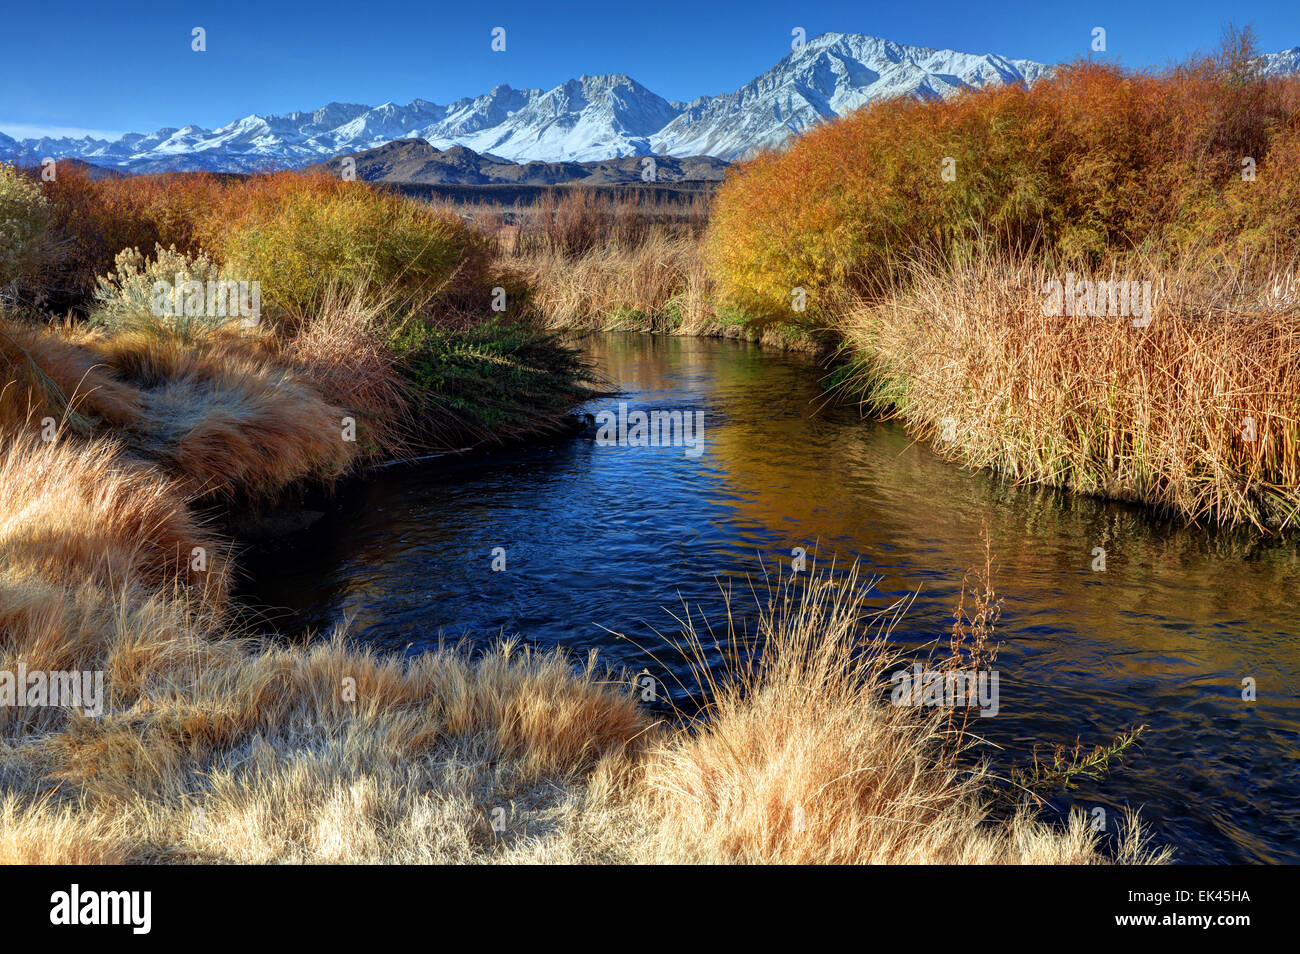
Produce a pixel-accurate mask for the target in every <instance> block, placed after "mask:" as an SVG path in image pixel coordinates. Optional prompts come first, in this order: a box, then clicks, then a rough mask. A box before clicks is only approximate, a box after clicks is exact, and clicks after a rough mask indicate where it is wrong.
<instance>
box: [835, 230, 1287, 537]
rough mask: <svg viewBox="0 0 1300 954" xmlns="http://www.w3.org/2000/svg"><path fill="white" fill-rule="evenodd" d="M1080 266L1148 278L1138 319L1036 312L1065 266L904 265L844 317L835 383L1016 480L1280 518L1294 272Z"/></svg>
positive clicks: (991, 259)
mask: <svg viewBox="0 0 1300 954" xmlns="http://www.w3.org/2000/svg"><path fill="white" fill-rule="evenodd" d="M1282 267H1283V268H1285V267H1286V266H1285V264H1284V265H1283V266H1282ZM1081 274H1082V272H1081ZM1095 277H1097V278H1104V279H1109V278H1116V279H1130V280H1134V279H1137V280H1146V281H1150V282H1151V284H1152V300H1153V309H1152V314H1151V320H1150V323H1149V324H1148V325H1145V326H1140V327H1135V326H1134V321H1133V319H1132V318H1129V317H1121V316H1114V317H1109V316H1098V317H1091V316H1087V315H1074V316H1070V315H1060V316H1048V315H1045V314H1044V308H1043V302H1044V297H1045V296H1044V294H1043V289H1044V287H1045V283H1046V281H1047V280H1048V279H1052V278H1055V279H1058V280H1060V281H1064V280H1065V278H1066V270H1065V269H1064V268H1059V269H1057V268H1049V267H1048V266H1045V265H1042V264H1030V263H1029V262H1027V261H1026V260H1024V259H1019V258H1015V257H1011V256H1007V255H999V254H997V253H992V252H989V251H987V250H985V251H983V252H981V253H980V254H978V255H975V256H973V257H972V258H970V259H968V260H965V261H960V262H956V263H949V264H944V263H937V262H936V263H931V264H929V265H927V266H926V267H923V268H918V269H916V270H915V271H914V274H913V279H912V284H911V285H910V287H909V288H907V289H906V290H904V291H900V292H898V293H896V294H895V295H894V296H893V297H891V298H889V299H887V300H885V301H883V302H880V303H876V304H863V305H860V306H859V307H858V308H856V309H855V310H853V311H851V312H850V313H848V314H847V315H846V316H844V318H843V319H842V327H843V329H844V334H845V337H846V338H847V340H848V341H849V343H850V345H851V346H852V347H853V348H854V350H855V354H856V358H857V361H858V362H859V374H858V375H857V376H856V377H855V378H853V379H851V380H850V381H849V382H848V387H849V388H850V392H851V393H852V394H853V395H854V396H857V397H860V398H861V399H862V400H864V401H867V402H869V403H870V404H872V405H874V406H875V407H877V408H879V409H883V410H888V411H890V412H891V413H894V414H896V415H897V416H898V417H899V418H900V419H901V420H903V421H904V422H905V423H906V424H907V425H908V427H909V428H910V429H912V430H913V431H914V432H915V433H917V434H918V436H920V437H921V438H922V439H925V440H929V441H932V442H933V443H934V444H935V446H936V447H937V448H938V449H939V450H940V451H941V452H943V453H948V454H950V455H951V456H953V457H955V458H959V459H961V460H964V461H966V462H968V463H970V464H972V465H974V466H979V467H991V468H994V469H996V470H998V471H999V472H1001V473H1003V474H1006V475H1007V476H1009V477H1010V478H1012V479H1014V480H1019V481H1025V482H1028V483H1042V484H1049V485H1055V486H1062V487H1067V488H1070V489H1072V490H1076V491H1080V492H1083V493H1094V494H1101V495H1105V496H1108V497H1115V498H1121V499H1129V500H1136V501H1141V502H1145V503H1148V504H1153V505H1155V506H1158V507H1160V508H1163V509H1165V510H1169V511H1173V512H1176V513H1178V514H1181V515H1183V516H1185V517H1187V518H1190V519H1193V520H1207V521H1222V522H1225V523H1239V522H1249V523H1252V524H1255V525H1256V526H1260V527H1263V526H1280V527H1285V526H1290V525H1293V524H1294V523H1295V522H1296V520H1297V518H1298V517H1300V417H1298V415H1297V402H1298V401H1300V295H1297V292H1296V287H1297V286H1296V282H1295V277H1294V273H1293V272H1287V271H1282V272H1277V273H1274V275H1273V276H1272V277H1271V278H1268V279H1265V280H1264V281H1262V282H1258V283H1243V282H1230V281H1226V280H1224V278H1223V277H1222V276H1221V275H1218V274H1215V273H1213V272H1212V271H1210V269H1209V267H1208V266H1205V265H1201V266H1196V267H1189V268H1185V269H1178V268H1171V267H1167V266H1166V267H1162V266H1160V265H1159V264H1157V263H1155V262H1152V261H1150V260H1145V259H1143V258H1141V257H1139V256H1132V257H1130V258H1128V259H1126V260H1123V261H1120V262H1117V263H1116V265H1115V266H1114V267H1113V268H1111V269H1110V270H1108V271H1106V272H1104V273H1102V274H1099V275H1095Z"/></svg>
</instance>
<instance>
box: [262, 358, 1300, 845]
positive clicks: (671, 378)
mask: <svg viewBox="0 0 1300 954" xmlns="http://www.w3.org/2000/svg"><path fill="white" fill-rule="evenodd" d="M588 346H589V348H590V350H591V352H592V354H593V356H594V357H595V359H596V360H597V361H598V363H599V365H600V367H601V369H602V371H603V372H604V373H605V374H606V375H607V376H608V377H609V378H610V379H611V380H613V381H614V382H616V384H617V385H618V386H619V387H621V388H623V389H624V393H623V394H621V395H619V396H617V397H613V398H609V399H603V400H601V401H597V402H594V403H593V405H592V406H591V407H590V408H589V409H590V410H593V411H595V410H598V409H601V408H605V407H616V406H617V403H618V402H619V401H627V402H628V404H629V406H630V407H632V408H643V409H647V410H650V409H657V410H682V411H688V410H689V411H696V410H702V411H703V412H704V421H705V451H704V453H703V454H702V455H700V456H689V455H687V454H686V453H684V452H683V450H682V448H672V447H607V446H599V445H597V444H596V443H595V442H593V441H590V440H582V439H577V440H573V441H570V442H563V443H559V444H554V445H547V446H541V447H530V448H524V449H519V450H513V451H503V452H495V453H492V454H489V455H484V456H481V457H477V458H475V459H473V460H462V461H457V462H454V463H452V464H447V463H446V462H436V463H434V464H432V465H429V466H427V467H422V468H417V469H407V470H401V471H398V470H391V471H382V472H379V474H378V475H376V476H375V477H374V478H373V479H371V480H369V481H367V482H366V483H364V484H361V485H359V486H357V487H355V488H353V489H351V490H349V491H348V492H347V493H345V494H343V495H342V496H341V497H340V499H338V500H337V501H335V504H334V505H333V509H332V511H331V512H330V513H329V514H328V515H327V517H326V518H325V519H324V520H323V521H321V523H320V524H318V526H317V527H316V528H314V529H313V530H312V531H310V532H309V533H307V534H305V535H304V536H303V537H302V538H301V539H299V540H298V541H296V542H295V543H294V544H293V545H292V546H291V547H290V548H288V549H286V548H283V547H281V548H279V549H277V550H275V551H274V552H269V551H261V552H257V551H255V552H253V553H250V554H249V555H248V560H247V564H248V566H249V570H250V574H251V575H252V577H253V580H252V582H251V583H250V585H249V587H248V592H247V593H246V596H247V598H248V599H249V600H250V601H251V602H253V603H255V604H258V605H261V606H268V607H284V608H287V609H289V610H292V611H294V613H295V615H293V616H291V617H286V618H285V619H284V620H283V621H282V623H281V625H282V627H283V628H286V629H287V628H290V627H291V625H296V626H302V625H308V626H312V627H316V628H323V627H326V626H328V625H329V624H331V623H333V622H336V621H338V620H341V619H342V618H343V617H344V616H345V615H347V616H351V617H352V618H353V624H352V632H353V633H354V634H355V635H356V636H357V637H358V638H359V639H361V640H363V641H366V642H368V643H370V644H373V645H376V646H381V647H386V648H393V649H398V650H404V649H405V650H408V651H418V650H419V649H420V648H422V647H426V646H428V645H430V644H432V643H435V642H436V641H437V640H438V639H439V637H446V638H448V639H455V638H458V637H462V636H468V637H472V638H475V639H486V638H491V637H493V636H495V635H497V634H499V633H507V634H519V635H521V636H523V637H524V638H526V639H529V640H531V641H534V642H537V643H539V644H543V645H553V644H562V645H565V646H569V647H571V648H573V649H576V650H585V649H587V648H590V647H597V648H599V649H600V650H601V653H602V656H603V657H604V658H605V659H606V660H608V661H610V662H612V663H614V664H616V665H629V666H633V667H635V668H638V669H639V668H641V667H642V666H648V667H649V668H651V670H652V671H654V670H655V669H656V666H655V664H654V662H653V661H651V660H650V659H648V658H647V657H646V656H645V655H643V653H642V652H641V650H639V649H638V648H637V647H636V646H635V645H633V644H632V643H630V642H628V641H625V640H620V639H616V638H614V637H612V636H611V635H610V631H613V632H618V633H625V634H628V635H629V636H631V637H633V638H634V639H635V640H636V641H637V642H639V643H641V644H642V645H644V646H646V647H647V648H654V649H658V648H660V646H661V644H660V643H659V641H658V638H657V637H656V636H655V635H654V633H655V631H661V632H663V631H668V630H669V628H670V627H671V626H672V624H673V621H672V618H671V616H670V615H669V611H671V610H676V611H677V612H680V611H681V607H682V601H683V600H685V601H686V602H687V603H689V604H690V605H691V606H692V608H694V607H696V606H698V607H699V608H700V610H702V611H704V612H706V613H718V612H720V609H721V606H722V599H721V595H720V591H719V585H718V581H719V579H720V578H722V579H732V580H737V581H743V580H744V579H745V578H746V577H747V576H748V575H750V574H754V573H756V572H760V560H762V561H765V562H766V563H767V565H768V566H769V568H774V567H775V565H776V563H777V562H778V561H786V562H787V564H788V561H789V558H790V552H791V549H792V548H793V547H796V546H802V547H806V548H808V549H809V551H810V552H811V551H813V550H814V549H815V550H816V553H817V554H818V555H819V560H820V562H821V563H822V564H823V565H825V564H826V563H827V562H828V561H829V559H830V558H831V557H834V558H835V559H836V560H837V561H839V562H840V563H843V562H844V561H851V560H853V559H860V560H861V561H862V562H863V564H864V569H865V571H866V572H869V573H871V574H875V575H879V576H880V577H881V582H880V584H879V593H878V596H879V600H880V602H881V603H882V605H883V604H885V603H888V602H890V601H892V600H894V599H896V598H898V597H900V596H903V595H905V594H907V593H909V592H913V591H919V596H918V597H917V599H916V601H915V603H914V604H913V606H912V609H911V611H910V613H909V614H908V617H907V619H906V621H905V626H904V627H903V629H902V630H901V631H900V632H899V633H898V637H899V638H900V639H902V640H906V641H908V642H909V643H911V644H915V645H917V646H920V645H921V644H923V643H926V642H928V641H930V640H933V639H935V638H936V637H938V636H944V635H945V634H946V632H947V629H948V627H949V625H950V622H951V612H952V608H953V605H954V598H955V595H956V592H957V589H958V587H959V585H960V581H961V578H962V574H963V572H964V570H965V569H966V568H967V567H969V566H973V565H975V564H976V563H977V562H979V560H980V559H981V557H982V544H981V541H980V531H981V527H982V526H983V525H984V524H985V523H987V525H988V527H989V531H990V535H991V538H992V543H993V548H994V552H995V554H996V557H997V561H998V574H997V581H998V584H999V589H1000V590H1001V592H1002V593H1003V594H1004V595H1005V596H1006V599H1007V603H1006V607H1005V610H1004V615H1003V624H1002V627H1001V635H1002V644H1001V651H1000V654H999V657H998V668H999V670H1000V672H1001V686H1000V688H1001V711H1000V713H999V714H998V716H997V717H996V718H994V719H985V720H981V721H980V725H979V729H980V731H981V733H982V734H984V735H985V736H986V737H987V738H988V739H989V740H990V742H991V743H993V744H994V745H996V746H1000V747H1001V748H1000V749H990V754H991V758H992V759H993V760H994V764H995V766H999V765H1001V766H1003V767H1005V766H1006V765H1007V764H1009V763H1010V762H1012V761H1017V762H1022V761H1024V760H1025V759H1026V758H1027V757H1028V752H1029V749H1030V747H1031V745H1032V743H1033V741H1035V740H1039V741H1052V742H1055V741H1064V742H1073V741H1074V740H1075V739H1076V738H1081V739H1082V740H1083V741H1084V742H1085V743H1088V744H1091V743H1094V742H1104V741H1107V740H1109V739H1110V737H1111V736H1112V735H1113V734H1114V732H1115V731H1117V730H1119V729H1121V728H1127V727H1129V726H1132V725H1138V724H1143V723H1146V724H1148V725H1149V726H1150V728H1149V729H1148V731H1147V733H1146V735H1145V737H1144V743H1143V751H1142V752H1141V753H1140V754H1138V755H1137V756H1136V757H1135V758H1133V759H1131V760H1130V761H1129V762H1128V763H1127V764H1126V765H1124V766H1123V767H1122V768H1121V769H1120V770H1119V771H1118V772H1117V773H1116V774H1114V775H1113V776H1112V777H1110V778H1109V779H1107V780H1106V781H1104V782H1102V783H1100V784H1098V785H1095V786H1094V785H1088V786H1084V787H1081V788H1080V789H1077V790H1074V791H1071V792H1070V793H1068V794H1067V795H1064V796H1062V797H1060V798H1059V799H1057V801H1056V802H1055V803H1054V805H1053V808H1054V809H1056V810H1064V809H1066V808H1068V807H1070V806H1071V805H1075V806H1079V807H1083V808H1088V809H1090V808H1092V807H1093V806H1097V805H1100V806H1104V807H1106V808H1107V811H1108V815H1109V817H1110V818H1111V819H1115V818H1117V817H1118V815H1119V812H1118V809H1120V808H1122V807H1123V806H1126V805H1129V806H1133V807H1141V808H1142V812H1143V817H1144V818H1145V819H1147V820H1148V821H1149V822H1150V823H1152V825H1153V826H1154V828H1155V831H1156V834H1157V837H1158V839H1159V840H1160V841H1161V842H1163V843H1167V844H1172V845H1174V846H1176V847H1177V849H1178V860H1180V861H1186V862H1240V861H1269V862H1282V861H1287V862H1296V861H1300V842H1298V841H1297V838H1296V834H1297V832H1300V807H1298V806H1297V796H1298V795H1300V761H1298V760H1297V755H1298V754H1300V752H1298V749H1300V731H1298V729H1300V641H1298V640H1297V639H1296V636H1297V635H1300V634H1297V629H1298V627H1297V626H1296V622H1297V619H1298V618H1300V614H1298V613H1297V611H1296V606H1295V603H1296V596H1297V593H1300V556H1298V555H1297V548H1296V546H1295V544H1294V543H1292V544H1290V545H1286V544H1278V543H1258V542H1254V541H1250V540H1249V539H1245V538H1242V537H1240V536H1230V535H1225V534H1211V533H1207V532H1205V531H1197V530H1188V529H1184V528H1179V527H1177V526H1173V525H1170V524H1166V523H1163V522H1160V521H1157V520H1154V519H1152V518H1150V517H1148V516H1146V515H1145V514H1143V513H1141V512H1140V511H1138V510H1136V509H1134V508H1132V507H1129V506H1126V505H1120V504H1113V503H1106V502H1101V501H1094V500H1080V499H1072V498H1068V497H1063V496H1061V495H1059V494H1055V493H1051V492H1043V491H1031V490H1024V489H1019V488H1013V487H1007V486H1004V485H1003V484H1001V483H1000V482H999V481H997V480H996V479H995V478H993V477H990V476H988V475H986V474H976V473H971V472H969V471H966V470H963V469H962V468H960V467H957V466H954V465H952V464H948V463H945V462H943V461H941V460H939V459H937V458H936V457H935V456H934V455H933V454H932V453H931V452H930V451H929V450H928V449H926V448H924V447H919V446H916V445H914V444H912V443H911V442H910V440H909V439H908V437H907V435H906V434H904V433H903V432H902V431H901V430H900V429H899V428H898V427H896V426H893V425H882V424H878V423H873V422H870V421H867V422H863V421H860V420H859V418H858V416H857V415H856V414H855V413H854V412H852V411H851V410H845V409H843V408H826V407H823V403H824V402H823V400H822V398H821V396H820V391H819V387H818V378H819V377H820V375H821V371H820V369H819V368H818V367H817V366H816V365H815V364H814V363H812V362H811V361H809V360H807V359H802V358H800V357H797V356H785V355H781V354H777V353H773V352H771V351H760V350H759V349H757V348H755V347H753V346H749V345H745V344H742V343H736V342H729V341H716V340H699V339H678V338H657V337H647V336H640V335H606V336H597V337H594V338H592V339H590V340H589V341H588ZM494 547H504V548H505V552H506V561H507V569H506V571H505V572H496V573H494V572H491V562H492V556H491V553H492V549H493V548H494ZM1095 547H1103V548H1105V551H1106V570H1105V572H1094V571H1093V570H1092V569H1091V564H1092V560H1093V557H1092V551H1093V549H1094V548H1095ZM737 589H739V587H737ZM290 621H292V622H290ZM1246 677H1251V678H1253V679H1254V680H1255V681H1256V683H1257V686H1258V701H1256V702H1254V703H1253V704H1251V703H1245V702H1243V701H1242V700H1241V683H1242V680H1243V678H1246Z"/></svg>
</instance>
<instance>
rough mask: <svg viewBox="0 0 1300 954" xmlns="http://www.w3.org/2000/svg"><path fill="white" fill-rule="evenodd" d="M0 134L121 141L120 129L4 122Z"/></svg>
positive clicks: (31, 137) (21, 136) (37, 137)
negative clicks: (90, 137) (87, 137)
mask: <svg viewBox="0 0 1300 954" xmlns="http://www.w3.org/2000/svg"><path fill="white" fill-rule="evenodd" d="M0 132H2V133H4V134H5V135H6V136H12V137H13V138H14V139H41V138H43V137H45V136H49V137H50V138H52V139H61V138H63V137H64V136H71V137H72V138H73V139H81V138H83V137H85V136H92V137H94V138H95V139H121V138H122V136H123V131H122V130H120V129H86V128H85V127H83V126H41V125H34V124H31V123H6V122H0Z"/></svg>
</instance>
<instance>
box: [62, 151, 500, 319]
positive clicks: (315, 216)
mask: <svg viewBox="0 0 1300 954" xmlns="http://www.w3.org/2000/svg"><path fill="white" fill-rule="evenodd" d="M43 188H44V191H45V194H46V196H47V198H48V199H49V200H50V204H51V208H52V210H53V212H52V218H53V220H54V221H53V229H52V230H53V232H54V235H55V238H56V239H57V240H58V241H59V242H60V243H61V244H62V246H63V247H65V248H66V249H67V250H68V254H67V256H66V258H65V259H64V266H63V268H62V270H61V272H60V274H59V275H58V276H57V277H56V279H55V281H54V282H53V283H54V284H57V285H58V286H59V288H58V290H57V294H54V295H53V296H51V297H52V299H53V300H54V301H56V302H57V303H58V304H60V305H63V306H65V307H81V306H84V305H85V304H86V303H87V301H88V300H89V296H90V294H91V292H92V291H93V289H94V285H95V278H96V276H98V275H102V274H105V273H107V272H110V271H112V269H113V265H114V258H115V257H116V255H117V254H118V253H119V252H120V251H122V250H123V249H125V248H138V249H140V250H141V251H142V252H144V253H145V254H146V255H148V254H152V251H153V249H154V247H155V246H156V245H162V246H163V247H164V248H165V247H168V246H173V245H174V246H175V247H176V248H177V249H178V250H180V251H182V252H185V253H188V254H193V253H197V252H200V251H203V252H207V253H208V254H209V255H210V256H212V257H213V258H214V259H216V260H218V261H220V262H222V263H225V264H228V265H230V266H231V267H233V268H237V269H240V270H241V271H242V272H244V273H246V277H247V278H248V280H250V281H251V280H257V281H259V282H260V283H261V285H262V298H263V302H264V304H266V305H268V306H269V307H270V308H271V309H272V311H273V313H278V314H281V315H283V314H285V313H288V312H290V311H295V310H297V311H301V310H302V309H304V308H307V307H309V306H310V305H311V304H312V303H313V302H314V301H315V300H316V299H317V298H318V297H319V296H320V295H322V294H324V293H325V292H326V290H327V288H328V287H329V286H331V285H339V284H345V285H352V284H357V285H359V286H360V285H365V286H367V287H371V288H374V289H376V290H377V292H379V293H380V294H383V295H385V296H387V297H390V298H400V299H403V300H412V301H416V302H422V301H425V300H427V299H431V298H432V299H436V300H438V301H439V302H441V303H443V304H452V305H454V306H464V307H470V306H473V305H478V306H486V304H487V302H488V300H489V299H488V292H487V291H486V290H484V289H485V286H486V285H487V284H488V283H486V282H485V281H484V278H485V276H486V273H487V270H488V268H489V257H490V256H489V253H490V249H489V243H488V242H487V240H486V239H485V238H484V237H483V236H481V235H480V234H479V233H478V232H477V231H476V230H474V229H473V228H471V227H470V226H469V225H467V224H466V223H464V222H463V221H462V220H461V219H460V217H459V216H457V215H456V214H455V213H453V212H450V211H448V210H445V209H438V208H434V207H431V206H427V205H423V204H421V203H418V202H413V201H409V200H407V199H404V198H402V197H401V196H399V195H397V194H395V193H390V192H385V191H383V190H381V189H377V188H374V187H372V186H370V185H368V184H366V183H363V182H344V181H342V180H340V179H336V178H333V177H331V176H327V175H324V174H320V175H310V174H301V173H292V172H277V173H270V174H262V175H253V176H216V175H210V174H206V173H176V174H168V175H157V176H123V177H107V178H100V179H95V178H91V177H90V176H89V175H87V174H86V172H85V171H84V170H83V169H81V168H77V167H75V166H72V165H67V166H61V167H59V169H58V173H57V176H56V178H55V179H54V181H52V182H48V183H44V186H43ZM471 299H472V300H471Z"/></svg>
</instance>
